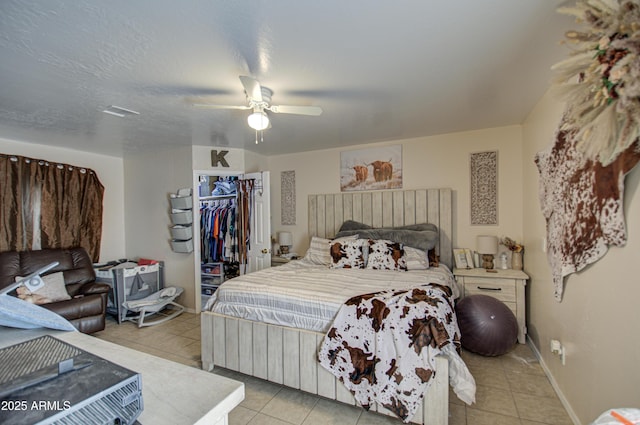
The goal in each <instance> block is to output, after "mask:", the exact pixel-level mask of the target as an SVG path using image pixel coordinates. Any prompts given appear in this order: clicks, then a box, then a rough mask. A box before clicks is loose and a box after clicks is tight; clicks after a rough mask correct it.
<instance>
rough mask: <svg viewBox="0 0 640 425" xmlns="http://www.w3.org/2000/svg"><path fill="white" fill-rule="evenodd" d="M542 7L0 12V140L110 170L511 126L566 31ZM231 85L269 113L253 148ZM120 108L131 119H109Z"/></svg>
mask: <svg viewBox="0 0 640 425" xmlns="http://www.w3.org/2000/svg"><path fill="white" fill-rule="evenodd" d="M559 4H560V2H559V1H552V0H548V1H547V0H545V1H540V0H520V1H514V0H483V1H477V0H459V1H455V2H443V1H441V2H434V1H429V0H420V1H418V0H415V1H403V2H390V1H389V2H371V1H364V0H351V1H344V0H324V1H301V0H298V1H295V0H281V1H270V2H269V1H266V0H263V1H257V0H254V1H247V0H244V1H242V0H241V1H229V0H206V1H204V0H203V1H193V0H184V1H180V2H178V1H170V0H111V1H100V0H93V1H92V0H66V1H61V0H41V1H24V0H22V1H19V0H16V1H13V0H2V1H1V2H0V58H1V60H0V137H1V138H5V139H12V140H18V141H25V142H33V143H44V144H50V145H55V146H61V147H67V148H72V149H79V150H84V151H90V152H95V153H101V154H107V155H114V156H122V155H124V154H126V153H128V152H136V151H141V150H147V149H157V148H162V147H169V146H179V145H190V144H197V145H215V146H228V147H237V148H244V149H249V150H253V151H255V152H258V153H261V154H267V155H271V154H279V153H285V152H299V151H309V150H314V149H323V148H330V147H339V146H348V145H354V144H360V143H368V142H376V141H383V140H396V139H403V138H410V137H416V136H425V135H434V134H442V133H449V132H455V131H465V130H473V129H480V128H489V127H496V126H504V125H512V124H520V123H522V121H523V120H524V118H525V117H526V115H527V113H528V112H530V111H531V109H532V108H533V106H534V105H535V103H536V102H537V101H538V100H539V99H540V97H541V96H542V95H543V94H544V92H545V90H546V89H547V88H548V86H549V82H550V80H551V76H552V75H551V72H550V70H549V67H550V66H551V65H552V64H553V63H555V62H557V61H559V60H561V59H562V58H563V57H564V56H565V55H566V49H565V48H564V47H562V46H559V41H560V40H562V38H563V34H564V31H565V30H566V29H568V28H569V27H570V26H571V20H570V19H569V18H567V17H565V16H562V15H559V14H557V13H556V12H555V10H556V8H557V7H558V5H559ZM239 75H249V76H252V77H255V78H257V79H258V80H259V81H260V82H261V83H262V84H263V85H264V86H267V87H269V88H271V89H272V90H273V92H274V94H273V104H276V105H281V104H282V105H314V106H319V107H321V108H322V109H323V110H324V113H323V114H322V115H321V116H319V117H308V116H298V115H284V114H277V115H276V114H270V117H271V121H272V128H270V129H268V130H265V131H264V142H263V143H260V144H257V145H256V144H255V132H254V131H253V130H251V129H250V128H249V127H248V126H247V123H246V117H247V115H248V112H247V111H242V110H200V109H195V108H193V107H192V106H191V102H194V101H197V102H201V103H204V102H211V103H218V104H229V105H245V104H246V98H245V95H244V92H243V88H242V85H241V83H240V81H239V79H238V76H239ZM109 105H118V106H121V107H124V108H128V109H132V110H135V111H138V112H140V115H128V116H125V117H124V118H118V117H116V116H113V115H109V114H105V113H103V112H102V111H103V110H104V109H105V108H107V107H108V106H109Z"/></svg>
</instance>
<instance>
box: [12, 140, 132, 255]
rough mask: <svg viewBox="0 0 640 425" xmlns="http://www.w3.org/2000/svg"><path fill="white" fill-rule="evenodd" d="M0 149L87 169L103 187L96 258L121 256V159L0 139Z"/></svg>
mask: <svg viewBox="0 0 640 425" xmlns="http://www.w3.org/2000/svg"><path fill="white" fill-rule="evenodd" d="M0 152H2V153H6V154H13V155H21V156H27V157H30V158H37V159H46V160H49V161H56V162H62V163H65V164H71V165H76V166H79V167H86V168H91V169H92V170H93V171H95V172H96V174H97V175H98V178H99V179H100V182H101V183H102V185H103V186H104V200H103V214H102V240H101V243H100V261H108V260H113V259H116V258H123V257H124V256H125V230H124V210H125V206H124V174H123V161H122V158H116V157H112V156H106V155H97V154H92V153H88V152H81V151H76V150H71V149H63V148H55V147H51V146H46V145H38V144H35V143H24V142H17V141H14V140H8V139H1V138H0Z"/></svg>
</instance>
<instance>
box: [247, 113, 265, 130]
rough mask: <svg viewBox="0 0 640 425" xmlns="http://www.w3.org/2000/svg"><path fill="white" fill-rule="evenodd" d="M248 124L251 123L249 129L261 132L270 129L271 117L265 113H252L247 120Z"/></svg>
mask: <svg viewBox="0 0 640 425" xmlns="http://www.w3.org/2000/svg"><path fill="white" fill-rule="evenodd" d="M247 122H248V123H249V127H251V128H253V129H254V130H256V131H261V130H264V129H265V128H267V127H269V117H268V116H267V114H265V113H264V111H256V112H254V113H252V114H251V115H249V117H248V118H247Z"/></svg>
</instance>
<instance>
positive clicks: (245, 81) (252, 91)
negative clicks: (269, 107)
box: [240, 75, 262, 102]
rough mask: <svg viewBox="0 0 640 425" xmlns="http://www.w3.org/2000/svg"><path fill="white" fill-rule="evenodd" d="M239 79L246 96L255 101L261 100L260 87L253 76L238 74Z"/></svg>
mask: <svg viewBox="0 0 640 425" xmlns="http://www.w3.org/2000/svg"><path fill="white" fill-rule="evenodd" d="M240 81H241V82H242V85H243V86H244V91H245V92H247V96H249V98H250V99H252V100H255V101H256V102H262V87H260V83H259V82H258V80H256V79H255V78H251V77H247V76H245V75H241V76H240Z"/></svg>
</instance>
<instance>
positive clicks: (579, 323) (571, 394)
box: [522, 94, 640, 424]
mask: <svg viewBox="0 0 640 425" xmlns="http://www.w3.org/2000/svg"><path fill="white" fill-rule="evenodd" d="M562 110H563V107H562V105H560V104H559V103H557V102H555V101H554V100H553V99H552V97H551V96H550V95H549V94H547V95H546V96H545V97H543V99H542V100H541V101H540V102H539V104H538V105H537V106H536V107H535V108H534V110H533V111H532V112H531V114H530V115H529V117H528V119H527V120H526V122H525V125H524V127H523V135H524V155H523V163H522V166H523V169H524V179H523V183H524V184H523V193H524V194H525V196H524V199H523V202H524V223H525V224H526V225H525V226H524V242H525V245H526V247H527V248H526V264H525V269H526V271H527V273H528V274H529V275H530V276H531V281H530V282H529V285H528V289H527V293H528V299H527V304H528V305H527V311H528V316H529V317H528V327H529V337H530V338H531V339H532V341H533V343H534V344H535V345H536V347H537V348H538V350H539V351H540V353H541V355H542V360H543V362H544V365H545V366H546V367H547V369H548V370H549V371H550V373H551V374H552V377H553V380H554V381H555V384H556V385H557V387H558V389H559V390H560V392H561V394H562V397H563V398H564V399H565V401H566V402H567V403H568V405H569V410H570V414H572V415H573V417H574V418H575V419H577V420H579V422H580V423H582V424H587V423H591V422H592V421H593V420H594V419H595V418H596V417H598V416H599V415H600V414H601V413H602V412H604V411H605V410H607V409H611V408H616V407H639V406H640V399H639V398H638V394H639V390H638V389H639V388H640V367H638V365H637V359H638V358H640V328H639V324H640V309H639V308H638V299H640V285H638V277H637V272H636V271H635V270H634V269H633V264H635V262H636V261H638V252H640V191H639V189H638V186H639V185H640V167H636V168H635V169H634V170H633V171H631V173H629V175H628V176H627V179H626V187H625V195H624V196H625V203H624V211H625V215H626V217H627V236H628V242H627V246H626V247H624V248H617V247H614V248H611V249H610V251H609V252H608V253H607V255H606V256H605V257H604V258H602V259H601V260H600V261H598V262H596V263H595V264H593V265H591V266H589V267H587V268H586V269H585V270H583V271H582V272H580V273H577V274H573V275H570V276H569V277H568V278H566V280H565V292H564V297H563V300H562V302H560V303H558V302H557V301H555V300H554V298H553V284H552V281H551V272H550V269H549V266H548V263H547V259H546V254H545V253H543V252H542V244H541V242H542V238H543V237H544V236H545V232H546V231H545V221H544V217H543V216H542V214H541V212H540V204H539V201H538V172H537V168H536V167H535V164H534V163H533V158H534V155H535V153H536V152H538V151H540V150H543V149H545V148H546V147H547V146H548V145H550V144H551V143H552V141H553V136H554V133H555V129H556V126H557V125H558V123H559V121H560V117H561V114H562ZM552 338H553V339H559V340H560V341H561V342H562V343H563V344H564V345H565V346H566V347H567V356H566V365H564V366H563V365H562V363H561V361H560V359H559V357H558V356H555V355H552V354H551V353H550V349H549V341H550V339H552Z"/></svg>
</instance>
